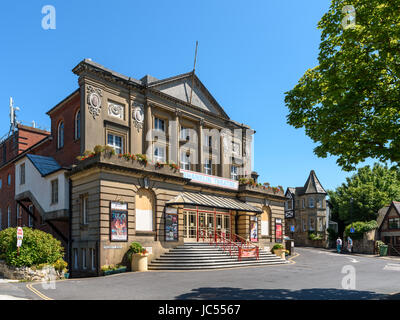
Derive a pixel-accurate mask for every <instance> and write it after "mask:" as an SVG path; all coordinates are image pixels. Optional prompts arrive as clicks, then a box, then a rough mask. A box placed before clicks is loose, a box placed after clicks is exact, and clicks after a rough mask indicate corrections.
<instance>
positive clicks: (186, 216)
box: [183, 211, 197, 242]
mask: <svg viewBox="0 0 400 320" xmlns="http://www.w3.org/2000/svg"><path fill="white" fill-rule="evenodd" d="M196 239H197V221H196V212H195V211H183V241H188V242H193V241H196Z"/></svg>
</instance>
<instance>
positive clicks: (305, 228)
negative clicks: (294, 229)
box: [301, 219, 307, 231]
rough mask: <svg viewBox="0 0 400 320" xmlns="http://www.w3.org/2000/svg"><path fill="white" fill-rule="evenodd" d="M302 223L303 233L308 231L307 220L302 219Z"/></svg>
mask: <svg viewBox="0 0 400 320" xmlns="http://www.w3.org/2000/svg"><path fill="white" fill-rule="evenodd" d="M301 223H302V224H303V231H307V225H306V220H305V219H301Z"/></svg>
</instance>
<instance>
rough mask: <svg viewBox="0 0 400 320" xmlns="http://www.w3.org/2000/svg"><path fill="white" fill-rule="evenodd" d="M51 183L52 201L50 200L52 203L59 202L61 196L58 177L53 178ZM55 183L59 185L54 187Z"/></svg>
mask: <svg viewBox="0 0 400 320" xmlns="http://www.w3.org/2000/svg"><path fill="white" fill-rule="evenodd" d="M50 184H51V202H50V204H51V205H54V204H58V200H59V197H58V189H59V183H58V178H56V179H53V180H51V181H50ZM55 184H56V185H57V188H55V187H54V185H55Z"/></svg>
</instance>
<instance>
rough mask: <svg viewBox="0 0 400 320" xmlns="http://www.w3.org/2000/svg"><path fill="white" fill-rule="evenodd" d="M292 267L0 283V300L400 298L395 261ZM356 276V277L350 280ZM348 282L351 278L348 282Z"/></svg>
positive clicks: (334, 258)
mask: <svg viewBox="0 0 400 320" xmlns="http://www.w3.org/2000/svg"><path fill="white" fill-rule="evenodd" d="M295 250H296V253H299V254H300V255H299V256H296V257H294V258H293V259H292V261H293V262H295V263H293V264H288V265H277V266H259V267H243V268H234V269H229V270H209V271H184V272H182V271H149V272H130V273H123V274H117V275H112V276H107V277H98V278H85V279H70V280H65V281H58V282H56V284H55V289H52V288H44V287H43V286H42V284H41V283H23V282H20V283H2V282H1V281H0V298H1V296H6V297H7V296H14V297H16V298H27V299H35V300H38V299H39V300H40V299H56V300H59V299H60V300H70V299H74V300H76V299H78V300H80V299H85V300H91V299H106V300H132V299H133V300H143V299H145V300H161V299H166V300H175V299H194V300H202V299H207V300H213V299H218V300H221V299H222V300H224V299H250V300H259V299H262V300H265V299H267V300H298V299H301V300H303V299H307V300H308V299H324V300H325V299H329V300H331V299H339V300H342V299H343V300H349V299H386V298H388V297H389V296H388V295H390V294H393V293H396V292H400V260H386V259H383V258H377V257H367V256H355V255H345V254H340V255H339V254H336V253H334V252H333V251H327V250H320V249H314V248H295ZM354 275H355V277H354ZM350 277H351V278H350Z"/></svg>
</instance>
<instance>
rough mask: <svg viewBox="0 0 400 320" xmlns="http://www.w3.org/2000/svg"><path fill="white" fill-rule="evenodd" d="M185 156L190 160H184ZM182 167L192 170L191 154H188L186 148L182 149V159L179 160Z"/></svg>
mask: <svg viewBox="0 0 400 320" xmlns="http://www.w3.org/2000/svg"><path fill="white" fill-rule="evenodd" d="M183 158H186V160H188V161H187V162H184V161H182V159H183ZM179 165H180V168H181V169H183V170H190V168H191V164H190V154H189V156H188V154H187V151H186V150H181V156H180V161H179ZM186 166H188V167H186Z"/></svg>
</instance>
